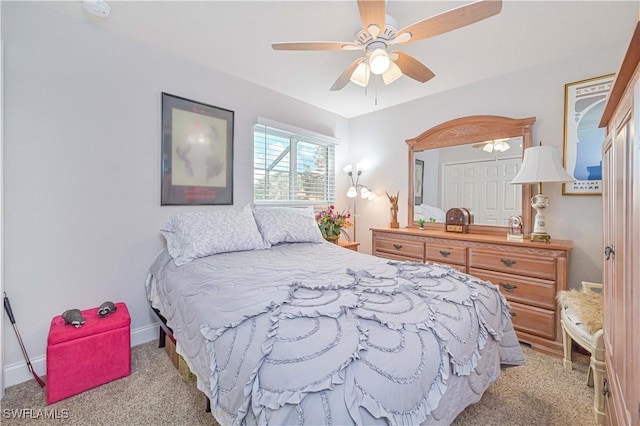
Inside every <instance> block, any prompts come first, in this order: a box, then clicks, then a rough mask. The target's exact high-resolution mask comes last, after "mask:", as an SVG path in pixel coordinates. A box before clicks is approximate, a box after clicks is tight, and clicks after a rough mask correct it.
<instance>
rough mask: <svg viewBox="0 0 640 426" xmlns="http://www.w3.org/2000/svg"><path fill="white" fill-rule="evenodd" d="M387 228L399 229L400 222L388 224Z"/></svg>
mask: <svg viewBox="0 0 640 426" xmlns="http://www.w3.org/2000/svg"><path fill="white" fill-rule="evenodd" d="M389 228H400V222H389Z"/></svg>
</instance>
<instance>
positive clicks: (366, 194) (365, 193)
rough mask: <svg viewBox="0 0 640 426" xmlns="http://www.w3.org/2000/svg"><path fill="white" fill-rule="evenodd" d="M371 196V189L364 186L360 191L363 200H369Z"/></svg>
mask: <svg viewBox="0 0 640 426" xmlns="http://www.w3.org/2000/svg"><path fill="white" fill-rule="evenodd" d="M369 195H371V191H369V188H367V187H364V186H363V187H362V188H361V189H360V196H361V197H362V198H369Z"/></svg>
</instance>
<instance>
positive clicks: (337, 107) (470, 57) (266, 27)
mask: <svg viewBox="0 0 640 426" xmlns="http://www.w3.org/2000/svg"><path fill="white" fill-rule="evenodd" d="M44 3H45V4H46V5H48V6H50V7H53V8H55V9H58V10H60V11H62V12H64V13H67V14H70V15H73V16H75V17H77V18H79V19H88V20H90V21H92V22H94V23H95V24H96V25H100V26H101V27H102V28H104V29H105V30H106V31H113V32H116V33H119V34H121V35H123V36H125V37H128V38H131V39H135V40H138V41H140V42H143V43H146V44H149V45H153V46H154V47H155V48H158V49H161V50H164V51H168V52H171V53H173V54H175V55H180V56H182V57H185V58H186V59H188V60H191V61H194V62H197V63H201V64H203V65H206V66H208V67H211V68H215V69H217V70H220V71H223V72H225V73H228V74H231V75H234V76H237V77H240V78H242V79H245V80H248V81H251V82H253V83H256V84H258V85H261V86H264V87H267V88H269V89H272V90H275V91H277V92H280V93H283V94H285V95H288V96H291V97H293V98H296V99H299V100H301V101H304V102H307V103H309V104H312V105H315V106H318V107H320V108H323V109H326V110H329V111H332V112H335V113H337V114H340V115H342V116H344V117H347V118H350V117H355V116H358V115H362V114H366V113H369V112H372V111H376V110H380V109H382V108H386V107H390V106H393V105H397V104H401V103H404V102H407V101H410V100H413V99H417V98H420V97H424V96H428V95H430V94H433V93H436V92H440V91H444V90H449V89H452V88H455V87H459V86H464V85H467V84H470V83H473V82H476V81H480V80H484V79H487V78H491V77H494V76H498V75H502V74H506V73H509V72H512V71H515V70H518V69H524V68H528V67H531V66H534V65H537V64H541V63H544V62H547V61H549V60H553V59H556V58H560V57H563V56H567V55H571V54H575V53H579V52H581V51H583V50H585V49H589V48H591V47H593V46H597V45H600V44H603V45H604V44H608V43H612V42H614V43H620V45H621V49H620V51H621V52H623V51H624V50H625V49H626V44H627V43H628V41H629V38H630V36H631V32H632V29H633V26H634V25H635V22H636V20H637V17H638V10H639V9H640V1H639V0H626V1H620V2H613V1H555V0H538V1H519V0H505V1H504V3H503V8H502V12H501V13H500V14H499V15H497V16H494V17H491V18H488V19H486V20H483V21H480V22H478V23H475V24H472V25H470V26H467V27H464V28H461V29H458V30H455V31H453V32H450V33H446V34H442V35H439V36H436V37H433V38H430V39H426V40H422V41H418V42H415V43H412V44H408V45H405V46H402V47H400V49H401V50H403V51H404V52H406V53H408V54H410V55H412V56H414V57H415V58H416V59H418V60H420V61H421V62H423V63H424V64H425V65H426V66H427V67H429V68H430V69H431V70H432V71H433V72H434V73H435V74H436V76H435V78H433V79H432V80H430V81H428V82H426V83H418V82H416V81H414V80H412V79H410V78H408V77H402V78H400V79H399V80H397V81H396V82H394V83H392V84H391V85H389V86H385V85H384V84H383V83H381V82H379V84H377V85H375V84H374V85H372V84H371V83H370V85H369V86H370V87H369V89H368V92H367V93H366V95H365V90H364V89H363V88H361V87H359V86H356V85H354V84H353V83H349V84H348V85H347V86H346V87H345V88H344V89H342V90H341V91H335V92H332V91H329V88H330V87H331V85H332V84H333V82H334V81H335V80H336V79H337V78H338V76H339V75H340V74H341V73H342V71H343V70H344V69H345V68H346V67H347V66H348V65H349V64H350V63H351V62H352V61H353V60H355V59H356V58H357V57H358V55H359V54H360V53H359V52H348V51H330V52H327V51H315V52H292V51H274V50H272V49H271V43H272V42H275V41H352V40H353V37H354V35H355V34H356V32H357V31H358V30H359V29H360V28H361V25H360V19H359V14H358V7H357V4H356V1H355V0H349V1H326V0H325V1H311V0H298V1H239V0H236V1H193V2H186V1H110V2H109V4H110V6H111V15H110V17H109V18H107V19H101V18H96V17H93V16H91V15H89V14H88V13H86V12H84V10H83V8H82V3H81V2H80V1H65V2H49V1H47V2H44ZM467 3H470V1H467V2H459V1H396V0H389V1H388V2H387V14H389V15H391V16H392V17H393V18H395V19H396V21H397V22H398V24H399V26H400V27H404V26H407V25H409V24H412V23H414V22H416V21H419V20H422V19H424V18H427V17H430V16H432V15H435V14H438V13H441V12H443V11H446V10H449V9H451V8H453V7H457V6H460V5H463V4H467ZM620 59H621V60H622V58H620ZM612 71H613V70H612ZM589 76H590V75H589V73H586V75H585V77H589ZM376 97H377V105H376Z"/></svg>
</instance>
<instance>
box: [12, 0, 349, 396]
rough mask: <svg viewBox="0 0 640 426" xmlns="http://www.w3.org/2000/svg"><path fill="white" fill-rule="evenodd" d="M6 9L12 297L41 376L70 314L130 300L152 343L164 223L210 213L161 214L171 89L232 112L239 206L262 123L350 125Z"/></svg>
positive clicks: (74, 27)
mask: <svg viewBox="0 0 640 426" xmlns="http://www.w3.org/2000/svg"><path fill="white" fill-rule="evenodd" d="M2 6H3V11H2V19H3V22H2V24H3V28H2V30H3V37H4V43H5V57H4V59H5V63H4V66H5V68H4V72H5V85H4V88H5V93H4V102H5V103H4V107H5V110H4V112H5V121H4V124H5V127H4V129H3V131H4V136H5V139H4V173H5V175H4V176H5V188H4V190H5V193H4V202H3V211H4V220H5V235H4V265H5V289H6V291H7V294H8V295H9V297H10V299H11V302H12V306H13V311H14V314H15V316H16V320H17V323H18V327H19V329H20V332H21V334H22V338H23V340H24V343H25V345H26V347H27V350H28V352H29V354H30V355H31V357H32V359H35V360H36V361H37V362H34V366H35V367H36V370H37V371H38V373H39V374H44V372H45V371H44V367H43V361H44V357H43V355H44V354H45V348H46V340H47V333H48V330H49V325H50V322H51V319H52V318H53V317H54V316H56V315H60V314H61V313H62V312H64V310H66V309H69V308H79V309H86V308H90V307H95V306H98V305H99V304H100V303H102V302H104V301H106V300H111V301H114V302H117V301H124V302H126V303H127V305H128V307H129V311H130V313H131V318H132V324H131V327H132V330H137V331H138V332H139V333H141V334H142V336H141V337H139V338H140V339H147V340H148V338H149V336H150V335H151V333H153V332H154V330H155V329H154V328H153V327H152V326H151V325H152V324H153V320H152V317H151V316H150V315H149V307H148V304H147V302H146V297H145V294H144V280H145V277H146V273H147V270H148V267H149V266H150V264H151V262H152V261H153V260H154V258H155V256H156V254H157V253H158V252H159V251H160V250H161V248H162V247H163V243H164V241H163V239H162V238H161V236H160V234H159V232H158V229H159V228H160V226H161V225H162V224H163V223H164V221H165V220H166V219H167V218H168V217H169V216H170V215H172V214H174V213H176V212H178V211H182V210H195V209H198V210H205V209H207V207H201V208H187V207H175V206H174V207H160V93H161V92H163V91H164V92H168V93H172V94H175V95H179V96H183V97H186V98H189V99H193V100H197V101H200V102H204V103H207V104H212V105H216V106H220V107H222V108H226V109H230V110H233V111H235V137H234V204H235V205H236V206H243V205H245V204H247V203H250V202H252V199H253V179H252V166H253V164H252V158H253V134H252V125H253V123H254V122H255V120H256V117H257V116H263V117H267V118H271V119H273V120H276V121H280V122H285V123H289V124H292V125H295V126H299V127H304V128H307V129H310V130H313V131H316V132H321V133H325V134H329V135H333V136H335V137H337V138H340V139H345V137H346V135H347V120H346V119H344V118H342V117H339V116H336V115H334V114H332V113H328V112H326V111H323V110H319V109H317V108H314V107H311V106H309V105H307V104H304V103H301V102H299V101H295V100H293V99H291V98H288V97H285V96H282V95H279V94H277V93H274V92H272V91H269V90H266V89H264V88H261V87H259V86H256V85H253V84H250V83H247V82H244V81H241V80H239V79H236V78H234V77H231V76H228V75H225V74H221V73H219V72H215V71H212V70H210V69H206V68H203V67H201V66H198V65H195V64H192V63H188V62H185V61H183V60H180V59H178V58H176V57H172V56H168V55H165V54H161V53H160V52H157V51H154V50H151V49H148V48H146V47H144V46H141V45H136V44H131V43H130V42H129V41H127V40H125V39H123V38H121V37H118V36H116V35H113V34H106V33H105V32H104V31H102V30H101V28H100V26H99V25H98V24H95V23H91V22H88V21H85V20H77V19H74V18H71V17H69V16H66V15H63V14H60V13H58V12H55V11H53V10H51V9H50V8H48V7H46V6H42V5H41V4H38V3H35V2H3V4H2ZM344 152H346V144H343V145H341V146H339V147H338V149H337V158H338V161H342V160H341V158H342V156H344ZM209 208H227V207H226V206H225V207H209ZM3 336H4V348H3V352H4V355H5V361H4V362H5V363H4V367H5V371H9V373H11V374H7V377H6V383H5V385H7V386H9V385H11V384H12V383H15V382H16V381H20V380H26V379H29V378H30V376H29V375H28V374H27V375H26V376H25V375H24V373H25V372H26V369H24V368H23V367H24V364H23V358H22V354H21V352H20V349H19V346H18V344H17V342H16V339H15V336H13V332H12V330H11V326H10V324H8V321H7V322H5V326H4V329H3ZM134 341H135V336H134ZM14 373H15V374H14ZM18 373H20V374H18Z"/></svg>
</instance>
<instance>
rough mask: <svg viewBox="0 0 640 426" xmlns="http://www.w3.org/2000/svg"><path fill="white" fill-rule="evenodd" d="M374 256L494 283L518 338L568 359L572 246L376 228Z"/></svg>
mask: <svg viewBox="0 0 640 426" xmlns="http://www.w3.org/2000/svg"><path fill="white" fill-rule="evenodd" d="M371 231H372V233H373V244H372V254H373V255H374V256H379V257H385V258H388V259H395V260H409V261H416V262H436V263H443V264H447V265H450V266H452V267H454V268H456V269H458V270H460V271H462V272H465V273H468V274H471V275H474V276H476V277H479V278H481V279H483V280H487V281H491V282H492V283H493V284H495V285H497V286H499V288H500V291H501V292H502V294H504V295H505V297H506V298H507V300H508V301H509V303H510V305H511V315H512V319H513V326H514V328H515V329H516V332H517V334H518V338H519V339H520V340H521V341H523V342H526V343H528V344H530V345H531V347H532V348H533V349H536V350H538V351H540V352H543V353H546V354H550V355H554V356H557V357H561V356H562V334H561V332H560V314H559V312H558V311H557V304H556V300H555V297H556V294H557V292H558V291H559V290H565V289H566V288H567V261H568V256H569V251H570V250H571V249H572V247H573V243H572V242H571V241H561V240H552V241H551V243H550V244H545V243H538V242H537V243H531V242H528V241H525V242H512V241H507V240H506V235H484V234H458V233H451V232H445V231H434V230H419V229H411V228H404V229H391V228H372V229H371Z"/></svg>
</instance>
